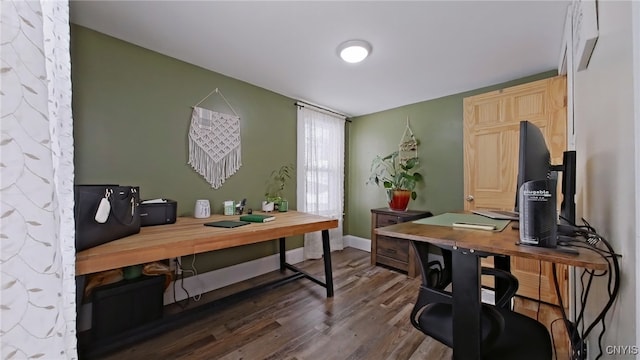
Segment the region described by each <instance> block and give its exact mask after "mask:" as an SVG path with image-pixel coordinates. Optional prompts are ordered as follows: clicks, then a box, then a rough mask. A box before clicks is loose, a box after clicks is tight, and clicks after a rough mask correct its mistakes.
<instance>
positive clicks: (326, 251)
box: [322, 230, 333, 297]
mask: <svg viewBox="0 0 640 360" xmlns="http://www.w3.org/2000/svg"><path fill="white" fill-rule="evenodd" d="M322 254H323V258H324V278H325V283H326V284H327V297H333V273H332V271H331V248H330V247H329V230H322Z"/></svg>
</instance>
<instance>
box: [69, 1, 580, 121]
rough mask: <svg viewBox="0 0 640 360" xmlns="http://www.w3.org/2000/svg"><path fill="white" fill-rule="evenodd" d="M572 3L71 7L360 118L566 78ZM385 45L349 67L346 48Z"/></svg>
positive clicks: (199, 61) (105, 29)
mask: <svg viewBox="0 0 640 360" xmlns="http://www.w3.org/2000/svg"><path fill="white" fill-rule="evenodd" d="M568 4H569V1H413V2H400V1H374V2H369V1H353V2H343V1H296V2H285V1H252V2H244V1H95V0H92V1H87V0H82V1H79V0H78V1H73V0H72V1H71V3H70V11H71V21H72V22H73V23H76V24H79V25H81V26H85V27H88V28H91V29H94V30H97V31H99V32H102V33H105V34H108V35H111V36H113V37H116V38H119V39H122V40H125V41H128V42H131V43H133V44H136V45H139V46H141V47H144V48H147V49H151V50H154V51H157V52H159V53H162V54H165V55H168V56H171V57H174V58H177V59H180V60H183V61H185V62H188V63H191V64H195V65H198V66H200V67H203V68H206V69H210V70H212V71H215V72H218V73H221V74H224V75H227V76H230V77H233V78H236V79H239V80H243V81H246V82H248V83H251V84H254V85H256V86H259V87H262V88H265V89H268V90H271V91H274V92H276V93H279V94H282V95H285V96H288V97H291V98H294V99H298V100H304V101H307V102H311V103H314V104H317V105H321V106H324V107H327V108H330V109H333V110H336V111H339V112H342V113H344V114H347V115H350V116H358V115H364V114H369V113H373V112H377V111H381V110H387V109H391V108H395V107H398V106H403V105H407V104H412V103H416V102H421V101H425V100H430V99H435V98H439V97H442V96H446V95H451V94H456V93H460V92H464V91H468V90H473V89H477V88H480V87H484V86H489V85H494V84H497V83H501V82H505V81H509V80H513V79H517V78H521V77H524V76H528V75H533V74H536V73H540V72H543V71H548V70H553V69H557V67H558V61H559V58H560V48H561V40H562V33H563V28H564V19H565V14H566V9H567V6H568ZM357 38H359V39H365V40H367V41H369V42H370V43H371V44H372V46H373V51H372V53H371V55H370V57H369V58H367V59H366V60H365V61H364V62H362V63H360V64H355V65H354V64H347V63H344V62H342V61H341V60H340V59H339V57H338V56H337V46H338V45H339V44H340V43H342V42H344V41H345V40H350V39H357Z"/></svg>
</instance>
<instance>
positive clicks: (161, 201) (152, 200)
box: [142, 199, 167, 204]
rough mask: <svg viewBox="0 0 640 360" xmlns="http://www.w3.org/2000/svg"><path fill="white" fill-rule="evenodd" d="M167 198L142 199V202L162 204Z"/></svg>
mask: <svg viewBox="0 0 640 360" xmlns="http://www.w3.org/2000/svg"><path fill="white" fill-rule="evenodd" d="M166 202H167V199H151V200H143V201H142V203H143V204H163V203H166Z"/></svg>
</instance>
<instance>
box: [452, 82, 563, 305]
mask: <svg viewBox="0 0 640 360" xmlns="http://www.w3.org/2000/svg"><path fill="white" fill-rule="evenodd" d="M566 93H567V92H566V77H564V76H558V77H554V78H549V79H544V80H539V81H535V82H531V83H527V84H523V85H518V86H514V87H510V88H506V89H502V90H497V91H492V92H489V93H485V94H480V95H476V96H471V97H468V98H465V99H464V190H465V197H466V201H465V206H464V208H465V210H472V209H475V208H493V209H507V210H513V208H514V203H515V197H516V187H517V172H518V142H519V131H520V121H521V120H528V121H531V122H533V123H534V124H535V125H537V126H538V127H539V128H540V129H541V130H542V132H543V134H544V136H545V139H546V140H547V146H548V147H549V151H550V152H551V162H552V163H553V164H561V163H562V153H563V151H564V150H566V144H567V140H566V139H567V137H566V128H567V119H566V114H567V108H566ZM504 231H517V230H513V229H511V228H507V229H505V230H504ZM558 270H559V272H558V275H559V281H560V289H561V290H562V291H561V293H562V297H563V299H564V300H565V302H568V298H567V289H568V272H567V267H566V266H563V267H559V268H558ZM511 272H512V273H513V274H514V275H516V276H517V277H518V280H519V281H520V287H519V290H518V295H521V296H525V297H528V298H531V299H538V298H540V300H542V301H544V302H548V303H551V304H558V299H557V296H556V294H555V290H554V285H553V277H552V272H551V264H549V263H543V264H542V268H540V264H539V262H538V261H534V260H526V259H520V258H513V257H512V258H511ZM540 275H541V277H540ZM538 285H540V286H538Z"/></svg>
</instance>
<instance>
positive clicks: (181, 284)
mask: <svg viewBox="0 0 640 360" xmlns="http://www.w3.org/2000/svg"><path fill="white" fill-rule="evenodd" d="M180 270H181V272H180V274H178V271H177V269H176V276H178V275H179V276H180V287H181V288H182V290H183V291H184V292H185V293H186V294H187V298H186V299H185V300H186V301H185V300H182V301H178V299H177V298H176V283H177V282H178V279H177V278H176V279H175V280H174V281H173V302H174V303H175V304H177V305H178V306H179V307H180V309H182V310H184V309H185V308H186V307H187V306H189V299H190V298H191V297H190V296H189V292H188V291H187V289H185V288H184V274H183V273H182V269H180ZM183 303H185V304H183Z"/></svg>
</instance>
